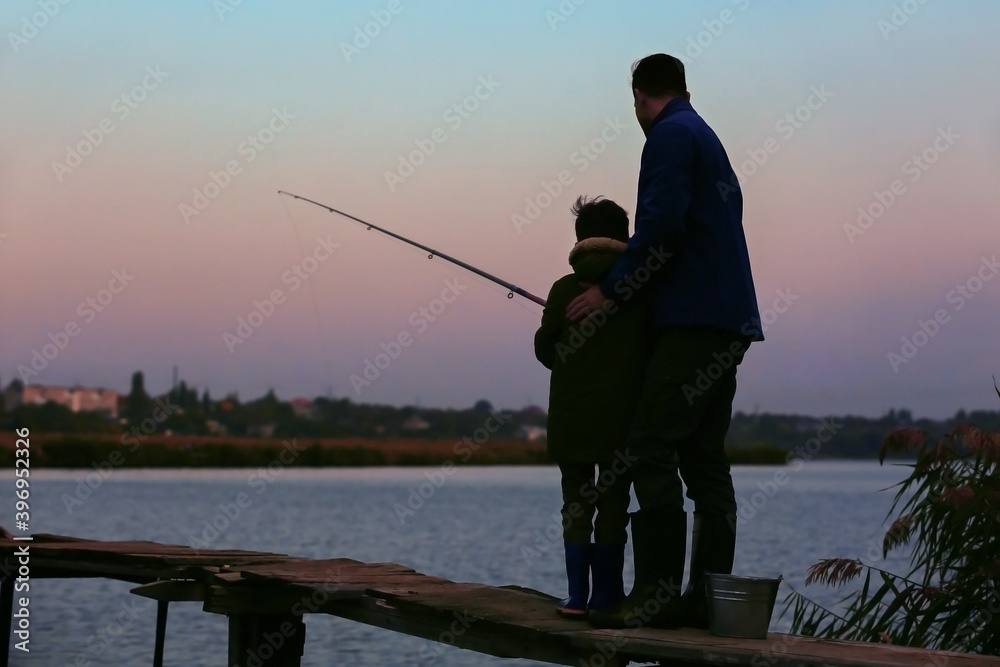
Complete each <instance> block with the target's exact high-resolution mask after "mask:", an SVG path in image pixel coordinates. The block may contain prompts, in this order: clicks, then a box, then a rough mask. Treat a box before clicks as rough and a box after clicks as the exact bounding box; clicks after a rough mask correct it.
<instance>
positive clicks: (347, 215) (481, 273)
mask: <svg viewBox="0 0 1000 667" xmlns="http://www.w3.org/2000/svg"><path fill="white" fill-rule="evenodd" d="M278 194H279V195H288V196H289V197H294V198H295V199H301V200H302V201H307V202H309V203H310V204H315V205H316V206H319V207H320V208H325V209H326V210H327V211H329V212H330V213H337V214H339V215H342V216H344V217H345V218H349V219H351V220H353V221H355V222H359V223H361V224H362V225H364V226H365V227H367V228H368V229H369V230H372V229H374V230H376V231H379V232H382V233H383V234H386V235H388V236H391V237H392V238H394V239H398V240H400V241H402V242H403V243H408V244H410V245H412V246H416V247H417V248H420V249H421V250H424V251H426V252H427V253H429V254H428V255H427V259H434V258H435V257H440V258H441V259H443V260H446V261H449V262H451V263H452V264H455V265H457V266H460V267H462V268H463V269H465V270H466V271H471V272H472V273H475V274H476V275H477V276H482V277H483V278H486V279H487V280H489V281H492V282H494V283H496V284H497V285H501V286H502V287H505V288H507V289H508V290H509V293H508V294H507V298H508V299H513V298H514V295H515V294H518V295H520V296H523V297H524V298H525V299H530V300H532V301H534V302H535V303H537V304H538V305H540V306H543V307H544V306H545V299H543V298H541V297H538V296H535V295H534V294H532V293H531V292H528V291H527V290H524V289H522V288H520V287H518V286H517V285H515V284H514V283H509V282H507V281H506V280H504V279H502V278H497V277H496V276H494V275H492V274H489V273H486V272H485V271H483V270H482V269H479V268H476V267H474V266H472V265H471V264H466V263H465V262H463V261H462V260H460V259H455V258H454V257H450V256H448V255H446V254H444V253H443V252H438V251H437V250H435V249H434V248H429V247H427V246H425V245H424V244H422V243H417V242H416V241H412V240H410V239H408V238H406V237H405V236H401V235H399V234H397V233H395V232H390V231H389V230H388V229H382V228H381V227H378V226H376V225H373V224H372V223H370V222H366V221H365V220H362V219H361V218H356V217H354V216H353V215H351V214H350V213H344V212H343V211H338V210H337V209H335V208H333V207H331V206H327V205H326V204H321V203H319V202H318V201H313V200H312V199H309V198H307V197H300V196H299V195H296V194H292V193H291V192H286V191H284V190H278Z"/></svg>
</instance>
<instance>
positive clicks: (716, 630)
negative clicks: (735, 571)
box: [705, 573, 781, 639]
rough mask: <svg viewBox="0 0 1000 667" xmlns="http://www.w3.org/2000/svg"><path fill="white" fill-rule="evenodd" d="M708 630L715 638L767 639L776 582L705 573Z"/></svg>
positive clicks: (779, 579) (776, 580) (776, 593)
mask: <svg viewBox="0 0 1000 667" xmlns="http://www.w3.org/2000/svg"><path fill="white" fill-rule="evenodd" d="M706 579H707V581H706V583H705V586H706V589H707V591H706V592H707V594H708V630H709V632H711V633H712V634H713V635H716V636H718V637H742V638H746V639H766V638H767V626H769V625H770V624H771V612H773V611H774V601H775V599H776V598H777V597H778V585H779V584H780V583H781V577H780V576H779V577H778V578H777V579H763V578H760V577H737V576H735V575H732V574H711V573H709V574H707V575H706Z"/></svg>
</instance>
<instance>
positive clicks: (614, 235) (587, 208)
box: [570, 195, 628, 243]
mask: <svg viewBox="0 0 1000 667" xmlns="http://www.w3.org/2000/svg"><path fill="white" fill-rule="evenodd" d="M570 210H571V211H572V212H573V215H574V216H576V240H577V241H578V242H579V241H582V240H584V239H589V238H591V237H595V236H599V237H603V238H609V239H616V240H618V241H623V242H625V243H628V213H626V212H625V209H623V208H622V207H621V206H619V205H618V204H616V203H614V202H613V201H611V200H610V199H604V197H602V196H597V197H595V198H593V199H590V200H588V199H587V197H586V195H580V196H579V197H577V199H576V203H575V204H573V208H571V209H570Z"/></svg>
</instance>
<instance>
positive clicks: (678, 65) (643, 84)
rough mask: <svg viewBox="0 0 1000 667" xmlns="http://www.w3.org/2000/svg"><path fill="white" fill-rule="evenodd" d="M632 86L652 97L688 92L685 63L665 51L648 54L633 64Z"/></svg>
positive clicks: (679, 94)
mask: <svg viewBox="0 0 1000 667" xmlns="http://www.w3.org/2000/svg"><path fill="white" fill-rule="evenodd" d="M632 87H633V88H636V89H638V90H641V91H642V92H644V93H645V94H647V95H649V96H650V97H663V96H664V95H674V96H677V97H680V96H682V95H684V93H686V92H687V79H686V77H685V76H684V63H682V62H681V61H680V60H678V59H677V58H674V57H673V56H668V55H667V54H665V53H655V54H653V55H651V56H646V57H645V58H643V59H642V60H638V61H636V62H635V63H634V64H633V65H632Z"/></svg>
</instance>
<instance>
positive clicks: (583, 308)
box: [566, 283, 607, 322]
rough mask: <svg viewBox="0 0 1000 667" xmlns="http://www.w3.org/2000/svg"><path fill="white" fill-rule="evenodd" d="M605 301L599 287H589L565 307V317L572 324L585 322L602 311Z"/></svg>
mask: <svg viewBox="0 0 1000 667" xmlns="http://www.w3.org/2000/svg"><path fill="white" fill-rule="evenodd" d="M584 284H585V283H584ZM605 301H607V298H606V297H605V296H604V293H603V292H601V288H600V286H599V285H590V286H589V287H587V291H585V292H584V293H583V294H581V295H580V296H578V297H576V298H575V299H573V300H572V301H570V302H569V305H568V306H567V307H566V317H568V318H569V319H570V320H572V321H574V322H585V321H587V320H589V319H590V318H591V317H593V316H594V315H596V314H597V313H599V312H600V311H602V310H604V302H605Z"/></svg>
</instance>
